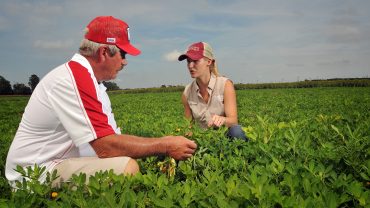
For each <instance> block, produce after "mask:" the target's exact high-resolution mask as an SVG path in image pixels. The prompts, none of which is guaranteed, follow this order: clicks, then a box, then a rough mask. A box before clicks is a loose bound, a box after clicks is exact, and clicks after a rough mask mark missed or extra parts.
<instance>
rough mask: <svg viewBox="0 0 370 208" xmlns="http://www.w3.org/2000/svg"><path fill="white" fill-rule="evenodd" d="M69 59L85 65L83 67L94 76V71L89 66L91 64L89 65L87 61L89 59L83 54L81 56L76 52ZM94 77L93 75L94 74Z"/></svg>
mask: <svg viewBox="0 0 370 208" xmlns="http://www.w3.org/2000/svg"><path fill="white" fill-rule="evenodd" d="M71 61H75V62H77V63H79V64H81V65H82V66H83V67H85V68H86V69H87V70H88V71H89V73H90V74H91V75H93V76H94V71H93V69H92V67H91V65H90V63H89V61H88V60H87V59H86V58H85V57H84V56H82V55H81V54H78V53H76V54H75V55H74V56H73V57H72V59H71ZM94 77H95V76H94Z"/></svg>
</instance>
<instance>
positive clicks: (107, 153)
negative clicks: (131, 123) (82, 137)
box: [90, 134, 197, 160]
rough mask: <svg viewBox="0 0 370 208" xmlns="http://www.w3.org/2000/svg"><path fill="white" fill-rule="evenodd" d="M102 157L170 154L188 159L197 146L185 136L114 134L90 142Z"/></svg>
mask: <svg viewBox="0 0 370 208" xmlns="http://www.w3.org/2000/svg"><path fill="white" fill-rule="evenodd" d="M90 145H91V146H92V148H93V149H94V150H95V152H96V154H97V155H98V157H100V158H106V157H117V156H128V157H132V158H142V157H146V156H154V155H168V156H170V157H172V158H174V159H176V160H186V159H187V158H189V157H191V156H192V155H193V153H194V152H195V149H196V148H197V145H196V143H195V142H194V141H192V140H189V139H187V138H185V137H183V136H166V137H162V138H143V137H138V136H132V135H126V134H124V135H117V134H112V135H108V136H105V137H102V138H99V139H95V140H93V141H91V142H90Z"/></svg>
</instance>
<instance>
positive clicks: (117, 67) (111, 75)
mask: <svg viewBox="0 0 370 208" xmlns="http://www.w3.org/2000/svg"><path fill="white" fill-rule="evenodd" d="M126 65H127V60H126V52H124V51H122V50H120V52H118V53H116V54H114V55H113V56H111V55H110V54H109V53H107V55H106V61H105V69H104V72H103V74H102V77H101V78H102V80H101V81H108V80H113V79H115V78H116V77H117V74H118V72H119V71H121V70H122V69H123V68H124V67H125V66H126Z"/></svg>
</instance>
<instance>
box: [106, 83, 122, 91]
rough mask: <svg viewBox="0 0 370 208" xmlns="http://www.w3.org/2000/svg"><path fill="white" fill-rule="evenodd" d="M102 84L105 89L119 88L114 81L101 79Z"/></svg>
mask: <svg viewBox="0 0 370 208" xmlns="http://www.w3.org/2000/svg"><path fill="white" fill-rule="evenodd" d="M103 84H104V86H105V87H106V88H107V91H112V90H119V89H120V88H119V87H118V85H117V84H116V83H115V82H108V81H103Z"/></svg>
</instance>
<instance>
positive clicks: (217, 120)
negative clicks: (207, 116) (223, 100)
mask: <svg viewBox="0 0 370 208" xmlns="http://www.w3.org/2000/svg"><path fill="white" fill-rule="evenodd" d="M225 123H226V117H224V116H219V115H213V116H212V119H211V120H210V121H208V127H220V126H222V125H224V124H225Z"/></svg>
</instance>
